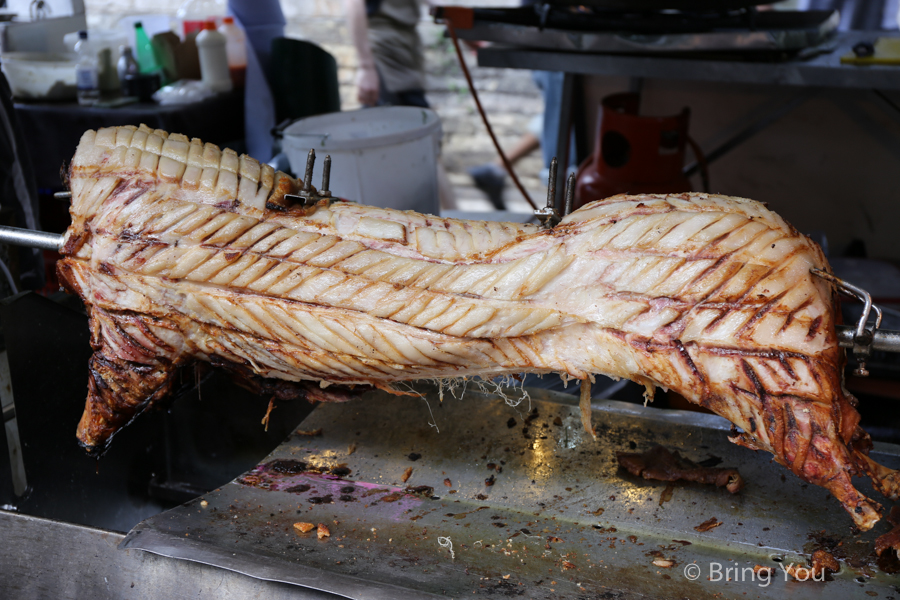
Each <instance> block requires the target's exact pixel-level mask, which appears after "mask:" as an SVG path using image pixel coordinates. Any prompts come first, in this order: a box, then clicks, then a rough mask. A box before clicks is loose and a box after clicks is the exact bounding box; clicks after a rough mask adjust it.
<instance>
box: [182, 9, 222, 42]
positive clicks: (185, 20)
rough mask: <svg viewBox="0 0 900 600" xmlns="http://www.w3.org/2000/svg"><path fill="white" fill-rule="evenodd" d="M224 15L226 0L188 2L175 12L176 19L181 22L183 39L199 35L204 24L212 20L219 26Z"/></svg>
mask: <svg viewBox="0 0 900 600" xmlns="http://www.w3.org/2000/svg"><path fill="white" fill-rule="evenodd" d="M224 15H225V0H187V2H185V3H184V4H182V5H181V6H180V7H179V8H178V10H177V11H176V12H175V17H176V18H177V19H178V20H179V21H181V36H182V38H186V37H187V36H188V35H189V34H191V33H195V32H196V33H198V34H199V33H200V31H202V30H203V24H204V23H206V21H208V20H210V19H212V20H214V21H215V22H216V25H218V24H219V23H221V21H222V17H223V16H224Z"/></svg>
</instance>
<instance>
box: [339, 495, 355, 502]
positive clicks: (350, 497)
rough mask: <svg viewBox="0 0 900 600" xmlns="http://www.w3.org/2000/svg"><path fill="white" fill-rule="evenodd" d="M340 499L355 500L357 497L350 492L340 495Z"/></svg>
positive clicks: (342, 500) (344, 500)
mask: <svg viewBox="0 0 900 600" xmlns="http://www.w3.org/2000/svg"><path fill="white" fill-rule="evenodd" d="M339 500H340V501H341V502H353V501H355V500H356V498H354V497H353V496H351V495H350V494H341V495H340V496H339Z"/></svg>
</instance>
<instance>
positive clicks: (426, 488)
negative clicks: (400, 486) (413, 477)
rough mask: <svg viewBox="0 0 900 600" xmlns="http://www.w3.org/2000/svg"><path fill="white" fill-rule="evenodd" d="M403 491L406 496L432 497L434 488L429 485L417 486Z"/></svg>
mask: <svg viewBox="0 0 900 600" xmlns="http://www.w3.org/2000/svg"><path fill="white" fill-rule="evenodd" d="M403 491H404V492H406V493H407V494H419V495H421V496H429V497H432V496H433V495H434V488H433V487H431V486H430V485H417V486H415V487H412V486H410V487H408V488H406V489H405V490H403Z"/></svg>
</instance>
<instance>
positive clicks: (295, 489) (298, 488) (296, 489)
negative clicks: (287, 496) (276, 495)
mask: <svg viewBox="0 0 900 600" xmlns="http://www.w3.org/2000/svg"><path fill="white" fill-rule="evenodd" d="M310 487H312V486H310V485H307V484H305V483H303V484H300V485H294V486H291V487H289V488H285V490H284V491H286V492H290V493H292V494H302V493H303V492H308V491H309V488H310Z"/></svg>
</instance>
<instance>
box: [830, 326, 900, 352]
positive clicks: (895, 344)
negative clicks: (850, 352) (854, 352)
mask: <svg viewBox="0 0 900 600" xmlns="http://www.w3.org/2000/svg"><path fill="white" fill-rule="evenodd" d="M835 329H836V330H837V338H838V345H839V346H840V347H841V348H852V347H853V337H854V335H855V333H856V330H855V328H853V327H850V326H848V325H838V326H837V327H836V328H835ZM872 350H881V351H882V352H900V331H890V330H887V329H876V330H875V334H874V335H873V336H872Z"/></svg>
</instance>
